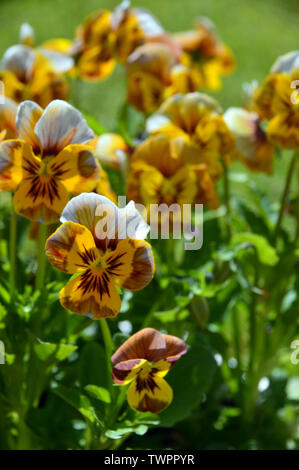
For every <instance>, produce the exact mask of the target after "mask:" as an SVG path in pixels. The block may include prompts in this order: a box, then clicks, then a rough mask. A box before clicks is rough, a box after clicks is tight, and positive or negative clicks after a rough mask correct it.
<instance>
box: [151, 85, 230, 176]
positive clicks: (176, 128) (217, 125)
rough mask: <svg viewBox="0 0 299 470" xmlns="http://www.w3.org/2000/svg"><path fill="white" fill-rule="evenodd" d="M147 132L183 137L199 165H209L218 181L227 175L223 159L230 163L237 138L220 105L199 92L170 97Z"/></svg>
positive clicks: (153, 117) (152, 119) (154, 117)
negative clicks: (195, 152)
mask: <svg viewBox="0 0 299 470" xmlns="http://www.w3.org/2000/svg"><path fill="white" fill-rule="evenodd" d="M147 131H148V132H149V133H150V134H163V135H166V136H168V137H181V138H183V139H184V141H185V142H186V143H187V144H189V145H190V146H192V147H193V148H194V149H195V150H196V151H197V163H198V164H199V163H205V164H206V165H207V168H208V171H209V173H210V175H211V177H212V178H213V179H214V180H216V179H218V178H220V177H221V175H222V173H223V168H222V163H221V159H225V160H226V161H227V162H229V161H230V159H231V157H232V155H233V154H234V150H235V139H234V136H233V134H232V132H231V131H230V130H229V128H228V127H227V125H226V123H225V121H224V120H223V117H222V115H221V108H220V107H219V105H218V103H217V102H216V101H215V100H214V99H212V98H210V97H209V96H208V95H205V94H202V93H198V92H195V93H188V94H186V95H182V94H177V95H174V96H172V97H171V98H168V99H167V100H166V101H165V102H164V103H163V104H162V105H161V107H160V108H159V109H158V111H157V113H156V114H154V115H153V116H151V117H150V118H149V119H148V121H147Z"/></svg>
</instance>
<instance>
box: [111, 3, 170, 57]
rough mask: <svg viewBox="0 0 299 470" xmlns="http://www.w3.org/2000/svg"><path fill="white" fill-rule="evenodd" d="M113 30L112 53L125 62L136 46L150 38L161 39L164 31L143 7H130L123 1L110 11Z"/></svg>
mask: <svg viewBox="0 0 299 470" xmlns="http://www.w3.org/2000/svg"><path fill="white" fill-rule="evenodd" d="M110 24H111V28H112V30H113V32H114V37H115V39H114V44H113V46H114V55H115V56H116V58H117V60H118V61H119V62H121V63H122V64H125V63H126V61H127V58H128V57H129V55H130V54H131V53H132V52H133V51H134V50H135V49H137V47H139V46H141V45H143V44H145V43H146V42H149V41H151V40H153V41H155V40H157V41H160V40H161V42H162V41H163V38H164V37H165V32H164V30H163V28H162V26H161V25H160V23H159V22H158V20H157V19H156V18H155V17H154V16H153V15H152V14H151V13H150V12H149V11H148V10H146V9H145V8H131V7H130V2H128V1H123V2H122V3H121V4H120V5H118V6H117V7H116V8H115V10H114V11H113V12H112V15H111V19H110Z"/></svg>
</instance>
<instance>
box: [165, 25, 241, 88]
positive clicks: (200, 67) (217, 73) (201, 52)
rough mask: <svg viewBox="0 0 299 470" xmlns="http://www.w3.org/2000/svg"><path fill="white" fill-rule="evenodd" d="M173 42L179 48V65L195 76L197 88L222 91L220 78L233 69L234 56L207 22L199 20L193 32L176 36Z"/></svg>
mask: <svg viewBox="0 0 299 470" xmlns="http://www.w3.org/2000/svg"><path fill="white" fill-rule="evenodd" d="M173 38H174V40H175V41H176V42H177V43H178V44H179V45H180V46H181V47H182V49H183V51H184V54H183V56H182V59H181V61H182V63H183V64H184V65H187V66H188V67H190V68H191V69H192V70H193V71H194V73H196V75H197V80H198V83H199V86H200V87H202V88H207V89H210V90H217V89H219V88H220V87H221V76H222V75H227V74H229V73H231V72H232V71H233V69H234V67H235V61H234V57H233V54H232V52H231V50H230V49H229V47H228V46H227V45H226V44H224V43H223V42H222V41H221V39H220V38H219V36H218V34H217V31H216V28H215V26H214V24H213V23H212V21H211V20H210V19H208V18H198V19H197V20H196V23H195V29H194V30H193V31H187V32H183V33H177V34H175V35H174V36H173Z"/></svg>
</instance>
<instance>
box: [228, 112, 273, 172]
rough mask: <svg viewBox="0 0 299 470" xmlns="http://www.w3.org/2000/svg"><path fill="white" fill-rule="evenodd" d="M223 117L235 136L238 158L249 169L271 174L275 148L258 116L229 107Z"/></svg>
mask: <svg viewBox="0 0 299 470" xmlns="http://www.w3.org/2000/svg"><path fill="white" fill-rule="evenodd" d="M223 119H224V121H225V122H226V124H227V126H228V127H229V129H230V130H231V131H232V133H233V134H234V136H235V138H236V152H237V156H238V158H239V159H240V160H241V161H242V162H243V163H244V164H245V165H246V166H247V167H248V168H249V169H250V170H251V171H255V172H265V173H268V174H271V173H272V170H273V160H274V155H275V149H274V147H273V145H272V144H271V143H270V142H269V141H268V138H267V134H266V133H265V131H264V130H263V129H262V127H261V125H260V119H259V116H258V115H257V114H256V113H254V112H249V111H247V110H245V109H242V108H229V109H228V110H227V111H226V112H225V113H224V114H223Z"/></svg>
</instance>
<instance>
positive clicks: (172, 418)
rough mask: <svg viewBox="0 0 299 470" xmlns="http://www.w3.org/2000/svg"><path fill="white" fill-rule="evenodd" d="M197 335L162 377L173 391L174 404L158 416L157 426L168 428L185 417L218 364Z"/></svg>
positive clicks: (198, 399)
mask: <svg viewBox="0 0 299 470" xmlns="http://www.w3.org/2000/svg"><path fill="white" fill-rule="evenodd" d="M200 342H201V340H200V338H199V336H197V337H196V338H195V341H194V344H193V345H192V346H191V347H190V348H189V349H188V351H187V353H186V354H185V355H184V356H183V357H182V358H181V359H180V360H179V361H178V362H177V364H175V366H174V367H173V369H172V370H171V371H170V372H169V374H168V375H167V376H166V377H165V379H166V380H167V382H168V383H169V385H170V386H171V387H172V389H173V396H174V398H173V402H172V403H171V405H170V406H169V407H168V408H167V409H166V410H165V411H163V412H162V413H161V414H160V415H159V418H160V426H165V427H171V426H173V425H174V424H175V423H177V422H179V421H182V420H183V419H185V418H187V417H188V416H189V415H190V414H191V412H192V410H193V409H194V408H196V407H197V406H198V405H199V403H200V401H201V399H202V396H203V394H204V393H206V392H207V391H208V389H209V387H210V385H211V383H212V380H213V377H214V374H215V372H216V369H217V364H216V361H215V359H214V356H213V354H212V351H211V350H210V349H209V348H208V347H207V346H205V345H203V344H200Z"/></svg>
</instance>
